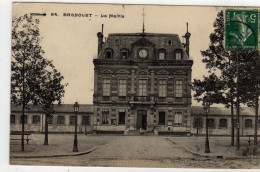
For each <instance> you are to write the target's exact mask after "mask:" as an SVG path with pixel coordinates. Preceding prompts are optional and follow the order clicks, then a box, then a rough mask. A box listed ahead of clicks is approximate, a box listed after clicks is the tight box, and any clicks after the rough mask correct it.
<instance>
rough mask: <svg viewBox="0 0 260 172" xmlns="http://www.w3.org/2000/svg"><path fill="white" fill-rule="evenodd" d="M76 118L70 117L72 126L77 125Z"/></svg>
mask: <svg viewBox="0 0 260 172" xmlns="http://www.w3.org/2000/svg"><path fill="white" fill-rule="evenodd" d="M75 122H76V116H70V125H75Z"/></svg>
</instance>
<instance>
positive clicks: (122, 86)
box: [119, 79, 126, 97]
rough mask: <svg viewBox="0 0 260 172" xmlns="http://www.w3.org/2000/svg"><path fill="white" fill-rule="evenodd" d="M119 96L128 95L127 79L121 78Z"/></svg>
mask: <svg viewBox="0 0 260 172" xmlns="http://www.w3.org/2000/svg"><path fill="white" fill-rule="evenodd" d="M119 96H120V97H125V96H126V79H119Z"/></svg>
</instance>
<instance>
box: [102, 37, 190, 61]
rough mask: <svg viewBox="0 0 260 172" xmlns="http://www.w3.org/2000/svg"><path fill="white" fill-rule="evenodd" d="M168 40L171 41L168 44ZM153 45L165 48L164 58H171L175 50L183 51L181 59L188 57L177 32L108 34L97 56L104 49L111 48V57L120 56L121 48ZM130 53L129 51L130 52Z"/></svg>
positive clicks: (157, 47) (157, 48) (117, 57)
mask: <svg viewBox="0 0 260 172" xmlns="http://www.w3.org/2000/svg"><path fill="white" fill-rule="evenodd" d="M169 41H170V42H171V43H170V45H169ZM145 44H146V45H148V46H149V45H150V46H151V45H153V46H154V48H155V50H159V49H165V50H166V59H169V60H171V59H172V60H173V59H174V53H175V50H177V49H181V50H182V51H183V59H186V60H187V59H189V58H188V56H187V54H186V52H185V50H184V48H183V46H182V43H181V41H180V38H179V36H178V35H177V34H162V33H144V34H143V33H113V34H108V38H107V40H106V42H105V43H104V45H103V47H102V49H101V52H100V54H99V57H98V58H103V57H105V49H107V48H109V49H113V54H114V57H113V59H119V58H120V51H121V50H122V49H128V50H129V51H131V50H132V47H133V46H136V45H140V46H144V45H145ZM130 54H131V52H130Z"/></svg>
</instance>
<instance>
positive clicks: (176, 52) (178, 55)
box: [175, 50, 182, 60]
mask: <svg viewBox="0 0 260 172" xmlns="http://www.w3.org/2000/svg"><path fill="white" fill-rule="evenodd" d="M175 59H176V60H181V59H182V51H181V50H177V51H175Z"/></svg>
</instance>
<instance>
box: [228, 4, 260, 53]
mask: <svg viewBox="0 0 260 172" xmlns="http://www.w3.org/2000/svg"><path fill="white" fill-rule="evenodd" d="M258 13H259V12H258V10H257V9H252V10H248V9H226V10H225V48H226V49H227V50H231V49H240V50H249V49H251V50H257V49H258V23H259V22H258V19H259V18H258Z"/></svg>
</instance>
